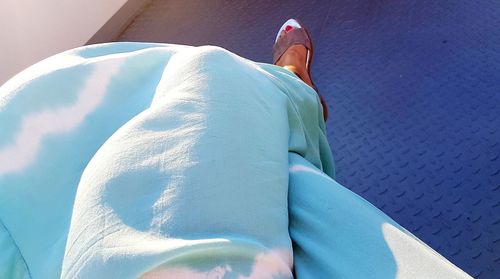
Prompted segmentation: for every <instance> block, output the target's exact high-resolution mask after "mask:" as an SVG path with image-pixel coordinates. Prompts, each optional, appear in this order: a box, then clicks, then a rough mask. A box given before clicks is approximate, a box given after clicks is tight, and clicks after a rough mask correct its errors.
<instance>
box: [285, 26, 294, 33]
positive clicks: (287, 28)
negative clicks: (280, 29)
mask: <svg viewBox="0 0 500 279" xmlns="http://www.w3.org/2000/svg"><path fill="white" fill-rule="evenodd" d="M292 29H293V26H291V25H287V26H285V32H288V31H290V30H292Z"/></svg>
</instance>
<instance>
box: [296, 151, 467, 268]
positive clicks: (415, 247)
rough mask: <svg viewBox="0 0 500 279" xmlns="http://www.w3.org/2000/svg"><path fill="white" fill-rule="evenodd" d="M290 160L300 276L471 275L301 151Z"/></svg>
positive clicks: (297, 263) (297, 265) (297, 262)
mask: <svg viewBox="0 0 500 279" xmlns="http://www.w3.org/2000/svg"><path fill="white" fill-rule="evenodd" d="M289 162H290V184H289V199H288V201H289V213H290V236H291V238H292V241H293V252H294V262H295V274H296V276H297V277H298V278H470V277H469V276H468V275H467V274H465V273H464V272H463V271H461V270H460V269H458V268H457V267H456V266H454V265H453V264H452V263H450V262H449V261H447V260H446V259H445V258H443V257H442V256H441V255H439V254H438V253H437V252H435V251H434V250H432V249H431V248H430V247H428V246H427V245H425V244H424V243H423V242H421V241H420V240H418V239H417V238H416V237H414V236H413V235H411V234H410V233H409V232H408V231H406V230H405V229H403V228H402V227H400V226H399V225H398V224H397V223H396V222H394V221H393V220H392V219H391V218H389V217H388V216H387V215H385V214H384V213H383V212H382V211H380V210H379V209H377V208H376V207H375V206H373V205H372V204H370V203H369V202H367V201H366V200H364V199H363V198H361V197H359V196H358V195H356V194H354V193H353V192H351V191H349V190H348V189H346V188H345V187H343V186H341V185H340V184H338V183H337V182H335V181H334V180H333V179H331V178H330V177H329V176H327V175H325V174H324V173H323V172H322V171H320V170H319V169H317V168H316V167H315V166H313V165H312V164H311V163H309V162H308V161H307V160H305V159H304V158H303V157H301V156H300V155H298V154H295V153H289Z"/></svg>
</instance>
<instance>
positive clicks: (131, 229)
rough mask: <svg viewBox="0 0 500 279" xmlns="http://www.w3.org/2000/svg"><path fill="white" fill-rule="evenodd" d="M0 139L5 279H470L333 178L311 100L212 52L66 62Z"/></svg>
mask: <svg viewBox="0 0 500 279" xmlns="http://www.w3.org/2000/svg"><path fill="white" fill-rule="evenodd" d="M0 130H1V131H2V132H1V134H0V251H1V252H0V253H1V254H0V278H30V277H31V278H57V277H61V278H137V277H142V278H291V277H293V276H294V275H295V276H296V277H298V278H337V277H338V278H467V275H466V274H465V273H463V272H462V271H461V270H459V269H458V268H456V267H455V266H454V265H453V264H451V263H450V262H448V261H447V260H446V259H444V258H443V257H441V256H440V255H439V254H437V253H436V252H435V251H433V250H432V249H431V248H429V247H427V246H426V245H425V244H423V243H422V242H420V241H419V240H418V239H416V238H415V237H414V236H412V235H411V234H409V233H408V232H406V231H405V230H404V229H402V228H401V227H400V226H399V225H397V224H396V223H395V222H394V221H392V220H391V219H390V218H389V217H387V216H386V215H385V214H383V213H382V212H381V211H379V210H378V209H377V208H375V207H374V206H372V205H371V204H369V203H368V202H367V201H365V200H363V199H362V198H360V197H359V196H357V195H355V194H354V193H352V192H350V191H349V190H347V189H346V188H344V187H342V186H340V185H339V184H337V183H336V182H335V181H334V180H333V179H332V178H333V177H334V167H333V159H332V156H331V151H330V148H329V145H328V142H327V138H326V135H325V124H324V122H323V118H322V108H321V105H320V103H319V99H318V96H317V95H316V93H315V92H314V90H312V89H311V88H310V87H308V86H307V85H305V84H304V83H303V82H302V81H300V79H298V78H297V77H296V76H294V75H293V74H292V73H290V72H288V71H287V70H285V69H282V68H280V67H277V66H274V65H268V64H260V63H255V62H252V61H249V60H246V59H244V58H241V57H238V56H237V55H235V54H232V53H230V52H228V51H226V50H224V49H221V48H218V47H187V46H176V45H164V44H140V43H113V44H104V45H96V46H88V47H83V48H79V49H75V50H71V51H68V52H64V53H62V54H59V55H57V56H54V57H52V58H49V59H47V60H45V61H42V62H40V63H39V64H37V65H35V66H32V67H31V68H29V69H27V70H26V71H24V72H23V73H21V74H20V75H18V76H16V77H15V78H14V79H12V80H10V81H9V82H7V83H6V84H5V85H3V86H2V87H1V88H0Z"/></svg>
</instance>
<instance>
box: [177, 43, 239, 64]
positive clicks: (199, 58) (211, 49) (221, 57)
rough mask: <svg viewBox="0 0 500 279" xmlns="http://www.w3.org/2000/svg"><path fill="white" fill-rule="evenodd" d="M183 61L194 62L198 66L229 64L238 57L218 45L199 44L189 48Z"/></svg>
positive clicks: (234, 61)
mask: <svg viewBox="0 0 500 279" xmlns="http://www.w3.org/2000/svg"><path fill="white" fill-rule="evenodd" d="M186 54H187V55H186V56H187V57H184V59H186V60H185V62H195V63H196V64H198V65H199V66H201V67H203V66H208V67H211V66H218V67H220V66H230V65H232V64H234V63H236V61H238V60H239V59H241V58H239V57H238V56H237V55H235V54H233V53H231V52H230V51H228V50H226V49H224V48H222V47H218V46H200V47H195V48H192V49H190V50H189V53H186Z"/></svg>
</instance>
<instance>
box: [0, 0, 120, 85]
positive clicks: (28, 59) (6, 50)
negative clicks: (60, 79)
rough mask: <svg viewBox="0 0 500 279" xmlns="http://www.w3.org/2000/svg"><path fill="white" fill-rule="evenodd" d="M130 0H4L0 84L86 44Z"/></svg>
mask: <svg viewBox="0 0 500 279" xmlns="http://www.w3.org/2000/svg"><path fill="white" fill-rule="evenodd" d="M125 2H127V0H0V85H1V84H3V83H4V82H5V81H7V79H9V78H10V77H12V76H14V75H15V74H16V73H18V72H20V71H21V70H23V69H24V68H26V67H27V66H29V65H31V64H34V63H35V62H38V61H40V60H42V59H44V58H46V57H49V56H51V55H53V54H56V53H58V52H61V51H63V50H67V49H70V48H73V47H77V46H82V45H84V44H85V43H86V42H87V41H88V40H89V39H90V38H91V37H92V36H93V35H94V34H95V33H96V32H97V31H98V30H99V28H101V27H102V26H103V25H104V23H106V21H107V20H108V19H110V18H111V16H113V14H115V13H116V12H117V11H118V10H119V9H120V8H121V7H122V6H123V5H124V4H125Z"/></svg>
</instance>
